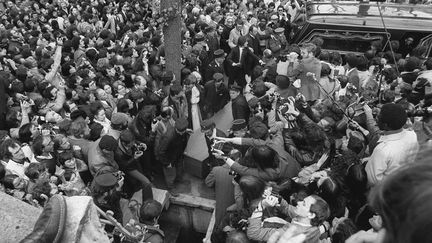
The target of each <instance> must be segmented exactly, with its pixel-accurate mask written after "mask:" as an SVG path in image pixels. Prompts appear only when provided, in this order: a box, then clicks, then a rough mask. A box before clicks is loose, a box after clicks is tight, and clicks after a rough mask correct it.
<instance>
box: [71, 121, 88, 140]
mask: <svg viewBox="0 0 432 243" xmlns="http://www.w3.org/2000/svg"><path fill="white" fill-rule="evenodd" d="M69 131H70V133H71V134H72V135H73V136H74V137H76V138H84V137H87V136H88V135H89V134H90V128H89V126H88V123H87V121H86V120H84V119H83V118H82V117H79V118H77V119H75V120H74V121H72V124H71V126H70V129H69Z"/></svg>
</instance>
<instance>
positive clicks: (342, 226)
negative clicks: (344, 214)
mask: <svg viewBox="0 0 432 243" xmlns="http://www.w3.org/2000/svg"><path fill="white" fill-rule="evenodd" d="M357 231H358V230H357V227H356V225H355V224H354V222H353V221H352V220H351V219H349V218H334V219H333V221H332V227H331V228H330V235H331V242H332V243H345V241H346V240H347V239H348V238H349V237H350V236H351V235H353V234H355V233H356V232H357Z"/></svg>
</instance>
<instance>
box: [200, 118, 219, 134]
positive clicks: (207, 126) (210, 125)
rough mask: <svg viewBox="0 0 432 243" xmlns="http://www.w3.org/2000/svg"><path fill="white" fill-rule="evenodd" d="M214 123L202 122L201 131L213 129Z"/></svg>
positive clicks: (209, 121)
mask: <svg viewBox="0 0 432 243" xmlns="http://www.w3.org/2000/svg"><path fill="white" fill-rule="evenodd" d="M215 126H216V125H215V123H214V122H213V121H211V120H208V119H207V120H204V121H202V122H201V131H206V130H209V129H212V128H213V127H215Z"/></svg>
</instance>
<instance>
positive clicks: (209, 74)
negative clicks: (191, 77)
mask: <svg viewBox="0 0 432 243" xmlns="http://www.w3.org/2000/svg"><path fill="white" fill-rule="evenodd" d="M225 55H226V54H225V52H224V51H223V50H222V49H219V50H216V51H215V52H214V53H213V56H214V60H213V61H211V62H210V64H209V65H208V67H207V69H206V72H205V75H204V82H205V83H207V82H208V81H210V80H212V79H213V75H214V74H215V73H221V74H223V75H224V76H225V69H224V61H225Z"/></svg>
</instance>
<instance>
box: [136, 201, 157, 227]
mask: <svg viewBox="0 0 432 243" xmlns="http://www.w3.org/2000/svg"><path fill="white" fill-rule="evenodd" d="M161 213H162V204H161V203H160V202H158V201H156V200H153V199H149V200H146V201H145V202H144V203H143V204H142V206H141V208H140V215H139V221H140V222H141V223H144V224H157V221H158V219H159V216H160V214H161Z"/></svg>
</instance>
